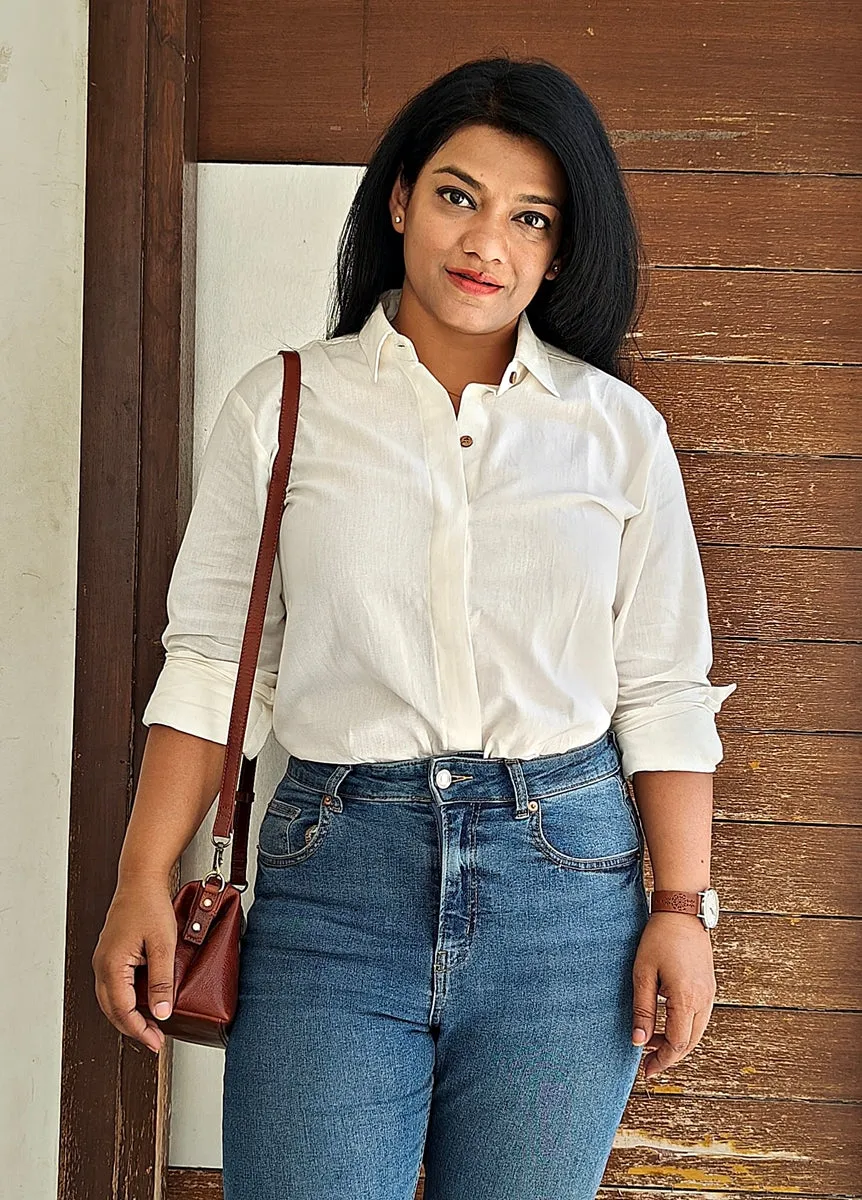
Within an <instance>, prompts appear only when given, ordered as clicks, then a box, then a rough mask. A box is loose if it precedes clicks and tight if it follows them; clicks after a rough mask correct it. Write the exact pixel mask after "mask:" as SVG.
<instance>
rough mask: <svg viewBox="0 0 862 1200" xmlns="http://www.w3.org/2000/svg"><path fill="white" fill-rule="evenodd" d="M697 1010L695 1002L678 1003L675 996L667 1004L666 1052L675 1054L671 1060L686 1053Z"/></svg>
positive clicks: (673, 1060)
mask: <svg viewBox="0 0 862 1200" xmlns="http://www.w3.org/2000/svg"><path fill="white" fill-rule="evenodd" d="M696 1011H697V1010H696V1008H695V1006H694V1004H692V1003H690V1002H688V1001H686V1002H682V1001H681V1002H679V1003H676V1002H675V1001H674V1000H673V998H671V999H669V1000H668V1002H667V1004H666V1005H665V1022H664V1036H665V1040H666V1042H667V1045H668V1051H667V1052H666V1053H670V1054H671V1055H672V1056H673V1057H672V1058H671V1059H670V1060H669V1061H672V1062H676V1061H677V1059H678V1058H681V1057H682V1056H683V1054H685V1052H686V1050H687V1048H688V1045H689V1042H690V1041H691V1031H692V1028H693V1026H694V1016H695V1012H696ZM667 1065H669V1062H668V1064H667Z"/></svg>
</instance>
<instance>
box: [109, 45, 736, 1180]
mask: <svg viewBox="0 0 862 1200" xmlns="http://www.w3.org/2000/svg"><path fill="white" fill-rule="evenodd" d="M638 261H639V245H638V238H637V235H636V229H635V224H634V220H633V217H632V213H631V211H630V208H629V205H628V202H627V198H626V194H625V191H624V187H623V184H622V180H621V176H620V173H619V167H618V164H617V162H616V159H615V157H614V154H613V152H612V149H611V147H610V144H609V142H608V138H607V135H606V133H605V131H604V129H603V127H602V124H601V122H600V119H599V117H598V116H597V114H596V112H595V111H594V109H593V107H592V106H591V104H590V102H589V101H588V99H587V98H586V97H585V96H584V94H583V92H582V91H581V90H580V89H579V88H578V87H577V85H576V84H575V83H574V82H573V81H572V80H571V79H570V78H569V77H568V76H567V75H566V74H565V73H563V72H562V71H560V70H558V69H557V68H556V67H554V66H552V65H550V64H547V63H544V62H541V61H525V62H513V61H511V60H508V59H505V58H498V59H488V60H477V61H475V62H470V63H466V64H464V65H462V66H460V67H458V68H456V69H455V70H453V71H451V72H449V73H448V74H446V75H444V76H443V77H441V78H440V79H438V80H436V81H435V82H433V83H432V84H431V85H430V86H429V87H427V88H426V89H425V90H424V91H422V92H421V93H420V94H419V95H417V96H416V97H414V98H413V99H412V100H411V101H410V102H409V103H408V104H407V105H406V106H405V107H404V108H403V109H402V111H401V112H400V113H398V114H397V116H396V117H395V118H394V120H393V121H392V123H391V124H390V126H389V128H388V129H387V131H386V132H385V134H384V136H383V137H382V138H381V140H380V142H379V143H378V145H377V147H376V149H375V152H374V154H373V155H372V157H371V161H370V162H369V164H368V168H367V170H366V172H365V174H364V176H363V179H362V182H361V184H360V186H359V189H358V191H357V193H356V196H355V198H354V202H353V205H352V207H351V210H350V213H349V216H348V220H347V223H346V226H345V229H344V232H343V235H342V239H341V243H340V245H339V259H338V276H337V289H336V294H335V301H334V305H333V309H332V313H331V319H330V331H329V336H328V337H327V338H321V339H316V340H314V341H311V342H309V343H308V344H306V345H305V346H303V347H301V349H300V355H301V360H302V383H303V390H302V393H301V397H300V418H299V424H298V427H297V438H296V444H295V448H294V454H293V463H292V468H291V476H290V481H289V486H288V501H287V507H286V511H285V515H284V519H283V521H282V527H281V533H280V542H279V555H278V562H277V565H276V572H275V575H274V579H273V586H272V589H271V592H270V596H269V604H268V609H267V622H266V628H265V630H264V637H263V643H262V647H261V654H260V660H259V670H258V674H257V680H256V686H255V693H254V697H253V702H252V709H251V713H250V718H249V726H248V734H247V738H246V744H245V752H246V754H247V755H248V756H249V757H253V756H254V755H256V754H257V753H258V752H259V751H260V749H261V747H262V745H263V742H264V740H265V739H266V737H267V735H268V733H269V731H270V729H271V728H272V729H274V731H275V734H276V736H277V738H278V740H279V741H280V742H281V743H282V744H283V745H284V747H285V748H286V749H287V750H288V751H289V756H288V761H287V768H286V771H285V774H284V777H283V779H282V780H281V782H280V783H279V785H278V787H277V788H276V791H275V795H274V796H273V798H272V801H271V802H270V804H269V807H268V808H267V810H266V813H265V815H264V818H263V821H262V823H261V826H260V832H259V841H258V847H257V875H256V882H255V896H254V902H253V904H252V906H251V908H250V911H249V914H248V927H247V930H246V933H245V936H244V938H243V943H242V956H241V978H240V1000H239V1007H238V1011H237V1016H236V1020H235V1022H234V1024H233V1026H232V1028H231V1033H230V1040H229V1043H228V1046H227V1049H226V1060H225V1077H224V1113H223V1118H224V1120H223V1150H224V1194H225V1197H226V1200H270V1198H275V1197H277V1196H278V1197H282V1196H290V1197H291V1200H318V1198H320V1200H322V1198H323V1197H332V1196H336V1195H339V1196H350V1197H351V1198H352V1200H359V1198H360V1197H362V1198H365V1197H367V1198H368V1200H408V1198H409V1197H412V1196H413V1194H414V1189H415V1186H416V1181H417V1177H418V1174H419V1167H420V1162H421V1161H422V1160H423V1159H424V1162H425V1168H426V1183H425V1197H426V1200H467V1198H468V1197H469V1198H470V1200H476V1198H479V1200H539V1198H540V1197H547V1198H549V1200H550V1198H551V1197H553V1200H561V1198H563V1197H571V1198H573V1200H574V1198H577V1200H582V1198H586V1197H593V1196H594V1195H595V1193H596V1190H597V1188H598V1186H599V1184H600V1181H601V1179H602V1175H603V1171H604V1167H605V1164H606V1162H607V1159H608V1156H609V1154H610V1150H611V1146H612V1142H613V1138H614V1133H615V1131H616V1129H617V1126H618V1124H619V1121H620V1118H621V1115H622V1112H623V1109H624V1107H625V1104H626V1101H627V1099H628V1096H629V1093H630V1090H631V1087H632V1084H633V1081H634V1078H635V1075H636V1072H637V1068H638V1065H639V1063H640V1061H641V1055H642V1052H643V1051H644V1048H646V1051H647V1053H646V1055H645V1073H646V1075H647V1076H651V1075H654V1074H655V1073H656V1072H657V1071H659V1070H663V1069H665V1068H667V1067H668V1066H669V1065H671V1064H672V1063H673V1062H675V1061H678V1060H679V1059H680V1058H682V1057H683V1056H684V1055H685V1054H687V1053H688V1052H690V1050H691V1049H692V1048H693V1046H694V1045H696V1044H697V1042H698V1041H699V1039H700V1038H701V1036H702V1034H703V1031H704V1029H705V1027H706V1025H707V1022H708V1020H709V1015H710V1011H711V1007H712V1002H713V998H714V993H715V980H714V972H713V965H712V952H711V945H710V938H709V933H708V922H707V921H706V919H705V918H704V917H703V916H698V915H695V912H694V909H692V911H689V912H686V911H679V908H678V905H677V910H676V911H653V912H652V913H651V914H650V911H649V909H648V904H647V896H646V893H645V891H644V885H643V877H642V867H643V852H644V844H645V840H646V841H647V842H648V844H649V849H650V856H651V863H652V868H653V872H654V877H655V884H656V887H657V888H660V889H662V890H663V891H667V892H671V893H674V894H676V893H685V894H687V895H688V897H689V899H690V898H691V897H692V896H693V897H694V898H695V901H697V897H698V894H699V893H703V892H704V891H706V889H708V887H709V857H710V824H711V802H712V773H713V772H714V771H715V768H716V765H717V763H718V762H719V761H720V760H721V757H722V747H721V743H720V741H719V738H718V735H717V731H716V727H715V713H716V712H717V711H718V709H719V707H720V704H721V701H722V700H723V699H724V698H725V697H726V696H727V695H728V694H729V693H730V692H731V691H733V689H734V687H735V686H736V685H735V684H730V685H726V686H724V687H713V686H712V685H711V684H710V682H709V680H708V678H707V672H708V670H709V668H710V666H711V662H712V649H711V636H710V629H709V624H708V616H707V602H706V592H705V587H704V581H703V574H702V569H701V563H700V558H699V555H698V550H697V545H696V542H695V537H694V532H693V529H692V525H691V519H690V516H689V513H688V508H687V505H686V498H685V492H684V489H683V484H682V479H681V476H680V473H679V467H678V464H677V460H676V457H675V454H674V451H673V448H672V445H671V443H670V440H669V437H668V433H667V427H666V425H665V422H664V420H663V418H662V417H661V415H660V414H659V412H658V411H657V410H656V409H655V408H654V407H653V405H652V404H651V403H650V402H649V401H648V400H647V399H646V398H645V397H644V396H643V395H642V394H641V393H640V392H638V391H637V390H635V388H634V387H632V386H631V384H630V383H629V382H628V381H627V379H626V378H624V376H625V375H626V371H625V369H624V367H623V357H622V346H623V342H624V339H625V337H626V334H627V333H628V332H629V331H630V330H631V328H632V325H633V323H634V320H635V319H636V311H635V310H636V300H637V285H638ZM281 382H282V360H281V358H280V357H279V356H277V355H276V356H273V357H272V358H269V359H267V360H265V361H263V362H261V363H258V364H257V365H256V366H254V367H253V368H252V369H251V370H250V371H249V372H248V373H247V374H246V375H245V376H244V377H243V379H242V380H240V381H239V382H238V383H237V385H236V387H235V388H233V389H232V390H231V392H230V394H229V396H228V398H227V400H226V401H225V404H224V406H223V408H222V411H221V413H220V415H219V418H218V421H217V422H216V425H215V427H214V429H213V432H212V435H211V438H210V441H209V443H208V446H207V451H206V456H205V460H204V463H203V467H202V472H201V476H200V480H199V484H198V490H197V494H196V498H195V504H194V508H193V511H192V514H191V517H190V520H189V523H188V527H187V530H186V533H185V536H184V539H183V543H182V546H181V549H180V552H179V555H178V558H177V563H176V566H175V569H174V574H173V577H172V580H171V587H170V591H169V595H168V616H169V620H168V626H167V628H166V630H165V633H164V637H163V641H164V644H165V648H166V650H167V659H166V662H165V666H164V669H163V671H162V673H161V675H160V677H159V680H158V682H157V684H156V688H155V690H154V692H153V695H152V697H151V699H150V702H149V704H148V706H147V710H146V712H145V714H144V722H145V724H147V725H149V726H150V727H151V728H150V732H149V735H148V740H147V746H146V752H145V755H144V760H143V765H142V770H141V775H140V780H139V784H138V791H137V798H136V802H135V806H134V811H133V813H132V818H131V821H130V824H129V829H128V832H127V836H126V841H125V844H124V847H123V854H122V858H121V862H120V871H119V880H118V887H117V894H116V896H115V898H114V902H113V904H112V908H111V911H110V912H109V914H108V919H107V921H106V924H105V929H104V930H103V933H102V938H101V939H100V944H99V948H98V949H97V952H96V955H94V966H95V969H96V979H97V995H98V996H99V1001H100V1004H102V1007H103V1009H104V1010H105V1012H106V1013H107V1015H108V1016H109V1017H110V1018H111V1019H112V1020H113V1022H114V1024H116V1025H117V1027H118V1028H120V1029H121V1030H122V1031H123V1032H125V1033H128V1034H130V1035H131V1036H133V1037H137V1038H139V1040H140V1041H142V1042H143V1043H144V1044H146V1045H148V1046H150V1047H151V1048H153V1049H154V1050H156V1051H157V1050H158V1048H159V1047H160V1045H161V1044H162V1042H163V1040H164V1039H163V1036H162V1034H161V1032H160V1031H159V1030H158V1028H157V1027H155V1026H154V1025H153V1024H152V1023H149V1024H148V1023H147V1022H146V1021H145V1020H144V1018H143V1016H142V1015H141V1014H140V1013H139V1012H135V1011H134V996H133V993H132V991H131V971H132V970H133V967H134V964H135V963H137V962H140V961H142V958H143V957H144V956H146V958H147V959H148V962H149V978H150V986H151V1007H152V1008H153V1011H155V1012H157V1013H158V1012H159V1010H158V1008H157V1007H156V1002H157V1001H159V1000H160V999H161V1001H162V1003H164V1004H165V1006H166V1007H165V1012H169V1011H170V1001H171V998H172V997H171V982H170V981H171V977H172V963H173V945H174V943H173V937H174V936H175V921H174V917H173V911H172V908H171V902H170V891H169V890H168V888H167V879H168V876H169V873H170V870H171V868H172V866H173V865H174V863H175V862H176V860H177V858H178V857H179V855H180V854H181V853H182V851H183V850H184V849H185V847H186V846H187V845H188V843H189V842H190V841H191V839H192V837H193V835H194V833H195V832H196V830H197V829H198V827H199V825H200V824H201V822H202V821H203V819H204V817H205V815H206V813H207V812H208V811H209V808H210V806H211V804H212V801H213V799H214V797H215V794H216V792H217V790H218V786H219V781H220V775H221V766H222V760H223V749H224V743H225V742H226V740H227V725H228V717H229V713H230V707H231V700H232V694H233V685H234V680H235V673H236V663H237V661H238V658H239V649H240V644H241V640H242V631H243V625H244V620H245V613H246V606H247V603H248V592H249V588H250V585H251V578H252V574H253V567H254V558H255V555H256V551H257V541H258V537H259V532H260V522H261V519H262V512H263V504H264V500H265V496H266V489H267V485H268V482H269V473H270V471H271V466H272V461H273V458H274V455H275V449H276V444H277V428H278V412H279V403H280V395H281ZM630 789H631V790H630ZM659 991H661V992H662V994H663V995H664V996H665V997H666V999H667V1014H666V1025H665V1031H664V1033H663V1034H662V1033H660V1032H657V1031H656V1029H655V1016H656V1001H657V996H658V993H659Z"/></svg>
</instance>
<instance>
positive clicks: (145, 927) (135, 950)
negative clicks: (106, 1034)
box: [92, 877, 177, 1054]
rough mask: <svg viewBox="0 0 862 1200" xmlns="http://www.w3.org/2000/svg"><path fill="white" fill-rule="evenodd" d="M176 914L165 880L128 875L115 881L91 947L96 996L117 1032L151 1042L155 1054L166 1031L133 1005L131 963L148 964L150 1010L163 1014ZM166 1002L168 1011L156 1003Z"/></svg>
mask: <svg viewBox="0 0 862 1200" xmlns="http://www.w3.org/2000/svg"><path fill="white" fill-rule="evenodd" d="M176 944H177V918H176V914H175V912H174V906H173V899H172V896H171V891H170V888H169V886H168V884H167V882H166V881H165V880H163V879H161V878H159V879H156V878H153V879H150V878H140V877H136V878H132V879H129V880H121V881H120V883H119V884H118V885H117V890H116V891H115V893H114V898H113V900H112V901H111V906H110V908H109V909H108V914H107V916H106V917H105V924H104V926H103V927H102V932H101V933H100V934H99V940H98V942H97V944H96V949H95V951H94V953H93V958H92V966H93V972H94V974H95V977H96V999H97V1000H98V1002H99V1007H100V1008H101V1010H102V1012H103V1013H104V1014H105V1016H106V1017H107V1018H108V1020H109V1021H110V1022H111V1024H112V1025H114V1026H115V1027H116V1028H117V1029H119V1031H120V1033H124V1034H127V1035H128V1036H129V1037H131V1038H134V1039H135V1040H136V1041H139V1042H142V1043H143V1044H144V1045H145V1046H149V1048H150V1049H151V1050H153V1051H154V1052H155V1053H156V1054H158V1052H159V1050H160V1049H161V1048H162V1046H163V1045H164V1044H165V1035H164V1033H163V1032H162V1031H161V1029H160V1028H159V1027H158V1025H157V1024H156V1023H155V1022H154V1021H152V1020H151V1019H150V1018H149V1017H145V1016H144V1014H143V1013H142V1012H141V1011H140V1009H139V1008H138V1007H137V999H136V996H135V967H137V966H140V965H141V964H142V963H146V964H147V984H148V1000H149V1006H150V1012H152V1013H155V1015H156V1016H160V1017H162V1018H163V1019H164V1018H165V1017H167V1016H169V1015H170V1012H171V1009H172V1008H173V1000H174V995H173V990H174V982H173V981H174V957H175V953H176ZM165 1002H167V1003H168V1005H169V1006H170V1007H169V1008H168V1009H167V1011H164V1012H163V1011H160V1010H158V1009H157V1005H159V1004H164V1003H165Z"/></svg>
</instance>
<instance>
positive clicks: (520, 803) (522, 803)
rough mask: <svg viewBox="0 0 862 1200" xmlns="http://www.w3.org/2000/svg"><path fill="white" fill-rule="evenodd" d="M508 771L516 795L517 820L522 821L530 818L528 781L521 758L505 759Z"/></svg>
mask: <svg viewBox="0 0 862 1200" xmlns="http://www.w3.org/2000/svg"><path fill="white" fill-rule="evenodd" d="M503 761H504V762H505V764H506V770H507V771H508V772H509V778H510V779H511V780H512V789H513V791H514V793H515V820H516V821H520V820H522V819H523V818H524V817H527V816H529V809H528V808H527V800H528V799H529V793H528V791H527V781H526V779H525V778H524V768H523V765H522V763H521V760H520V759H519V758H505V759H504V760H503Z"/></svg>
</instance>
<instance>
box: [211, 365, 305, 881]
mask: <svg viewBox="0 0 862 1200" xmlns="http://www.w3.org/2000/svg"><path fill="white" fill-rule="evenodd" d="M279 353H280V354H281V356H282V358H283V359H284V384H283V387H282V393H281V412H280V414H279V418H278V451H277V452H276V456H275V461H274V463H273V466H272V477H271V478H270V481H269V491H268V492H267V497H266V509H265V511H264V517H263V528H262V530H261V535H260V545H259V547H258V551H257V562H256V563H255V568H254V579H253V581H252V585H251V595H250V598H249V602H248V615H247V617H246V623H245V631H244V633H243V638H242V649H241V650H240V656H239V666H238V668H237V675H236V686H235V688H234V694H233V705H232V707H231V712H230V723H229V725H228V737H227V746H226V748H225V757H224V767H223V769H222V777H221V787H220V788H219V804H218V809H217V811H216V816H215V822H214V824H213V832H212V841H213V845H214V846H215V847H216V853H215V859H214V862H213V871H219V870H220V867H221V860H222V855H223V854H224V851H225V848H226V847H227V846H228V845H229V844H230V842H231V837H233V849H232V850H231V872H230V882H231V883H232V884H235V885H236V884H238V885H240V889H239V890H240V891H244V890H245V887H247V886H248V884H247V880H246V866H247V859H248V830H249V821H250V817H251V806H252V803H253V802H254V772H255V765H256V760H255V759H253V758H252V759H248V758H245V756H244V755H243V743H244V741H245V731H246V726H247V724H248V710H249V706H250V704H251V694H252V690H253V688H254V677H255V671H256V668H257V660H258V656H259V654H260V642H261V638H262V637H263V626H264V620H265V618H266V604H267V599H268V597H269V589H270V585H271V582H272V572H273V567H274V565H275V556H276V551H277V548H278V534H279V529H280V527H281V519H282V516H283V515H284V504H285V496H286V492H287V480H288V476H289V475H290V463H291V460H292V458H293V445H294V441H295V439H296V424H297V420H298V417H299V385H300V369H301V363H300V357H299V354H298V352H297V351H296V350H280V351H279Z"/></svg>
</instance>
